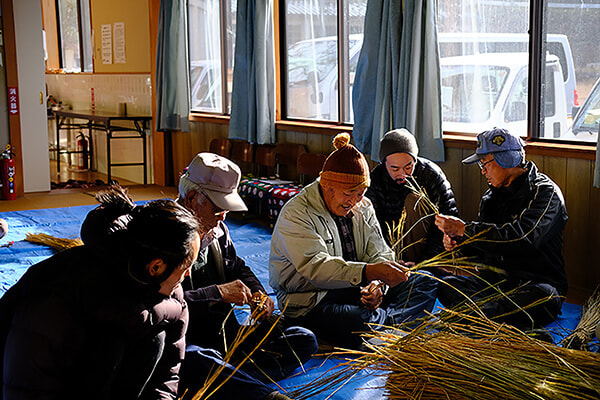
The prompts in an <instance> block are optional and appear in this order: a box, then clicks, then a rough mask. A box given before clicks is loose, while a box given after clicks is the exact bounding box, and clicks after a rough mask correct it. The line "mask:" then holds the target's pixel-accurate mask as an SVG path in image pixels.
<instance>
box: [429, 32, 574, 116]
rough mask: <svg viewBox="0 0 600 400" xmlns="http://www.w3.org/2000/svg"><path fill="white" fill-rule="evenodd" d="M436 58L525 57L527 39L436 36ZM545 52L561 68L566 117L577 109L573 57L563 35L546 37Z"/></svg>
mask: <svg viewBox="0 0 600 400" xmlns="http://www.w3.org/2000/svg"><path fill="white" fill-rule="evenodd" d="M438 42H439V46H440V57H442V58H444V57H455V56H466V55H470V54H482V53H521V52H523V53H526V52H527V51H528V49H529V35H528V34H526V33H454V32H453V33H439V34H438ZM546 52H547V53H550V54H554V55H555V56H557V57H558V60H559V62H560V66H561V68H562V74H563V82H564V88H565V96H566V100H567V103H566V107H567V115H568V116H570V115H571V114H572V111H573V107H578V106H579V101H578V96H577V82H576V80H575V65H574V64H573V54H572V53H571V46H570V45H569V40H568V38H567V36H566V35H562V34H556V33H549V34H547V35H546Z"/></svg>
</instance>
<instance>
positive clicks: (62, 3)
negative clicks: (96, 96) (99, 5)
mask: <svg viewBox="0 0 600 400" xmlns="http://www.w3.org/2000/svg"><path fill="white" fill-rule="evenodd" d="M58 19H59V24H58V30H59V36H60V52H61V68H62V69H63V70H64V71H66V72H81V71H92V69H93V68H92V42H91V28H90V14H89V2H88V1H84V0H81V1H79V0H58Z"/></svg>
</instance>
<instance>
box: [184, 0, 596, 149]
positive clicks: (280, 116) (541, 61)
mask: <svg viewBox="0 0 600 400" xmlns="http://www.w3.org/2000/svg"><path fill="white" fill-rule="evenodd" d="M340 4H344V2H343V0H338V7H340ZM529 5H530V12H529V26H530V29H529V35H530V40H529V50H528V51H529V66H528V74H529V81H528V92H529V93H528V96H529V99H532V100H530V101H529V107H528V109H527V137H526V139H525V141H526V142H527V152H528V153H529V154H535V155H547V156H556V157H566V158H577V159H586V160H595V155H596V149H595V145H596V144H595V143H591V142H590V143H587V142H586V143H582V142H565V141H560V140H552V139H541V138H538V137H535V135H533V134H532V132H540V131H541V129H543V123H544V122H543V119H542V118H541V116H542V107H543V101H542V98H541V91H542V87H541V82H543V81H544V79H545V76H544V75H545V68H543V67H544V66H545V57H541V55H542V54H545V49H546V44H545V40H543V39H544V36H545V34H546V32H545V25H544V22H545V20H546V13H547V3H545V1H544V0H530V1H529ZM284 14H285V7H284V6H280V5H279V2H275V4H274V18H275V21H274V31H275V60H276V62H275V64H276V71H275V73H276V121H275V126H276V129H277V130H283V131H295V132H302V133H312V134H322V135H329V136H333V135H335V134H337V133H339V132H340V131H344V132H348V133H351V132H352V130H353V124H350V123H345V122H340V121H343V116H345V115H346V114H345V112H346V111H344V110H342V109H341V108H342V107H340V110H339V111H340V112H339V115H338V122H335V121H324V120H322V121H320V120H304V119H300V118H287V117H286V112H285V108H286V104H287V102H286V93H285V90H284V89H285V88H287V86H286V85H287V82H286V75H287V74H286V73H285V72H286V71H287V62H286V61H285V57H284V56H285V54H286V53H285V49H284V48H283V47H284V46H285V45H286V36H285V15H284ZM342 16H343V13H338V35H339V36H338V37H345V36H344V35H342V33H343V32H342V30H343V23H341V21H340V20H339V19H340V18H342ZM340 42H341V41H338V44H339V43H340ZM344 56H345V55H344V54H343V52H340V51H338V58H342V57H344ZM344 59H345V58H344ZM341 68H342V62H341V60H338V76H345V75H344V74H342V70H341ZM339 85H340V83H339V80H338V88H339ZM342 96H343V93H342V91H341V90H339V89H338V97H339V101H340V103H339V104H343V103H342V101H343V98H342ZM350 101H351V99H350ZM339 104H338V107H339ZM190 120H191V121H196V122H205V123H206V122H208V123H219V124H228V122H229V114H228V113H223V114H221V115H218V116H216V115H215V114H212V113H206V112H197V111H193V112H191V113H190ZM540 121H541V122H540ZM540 124H541V125H540ZM538 129H540V130H539V131H538ZM442 137H443V140H444V143H445V145H446V146H448V147H460V148H473V149H474V148H475V146H476V137H475V136H474V135H472V134H467V133H461V132H452V131H444V132H443V136H442Z"/></svg>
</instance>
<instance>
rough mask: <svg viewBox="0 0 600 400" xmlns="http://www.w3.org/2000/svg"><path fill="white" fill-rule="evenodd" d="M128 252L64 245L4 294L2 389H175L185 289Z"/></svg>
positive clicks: (87, 392)
mask: <svg viewBox="0 0 600 400" xmlns="http://www.w3.org/2000/svg"><path fill="white" fill-rule="evenodd" d="M121 259H122V258H120V257H116V256H115V255H114V254H113V255H110V256H105V257H102V256H100V255H98V253H97V252H94V251H93V250H92V249H91V248H90V247H88V246H87V245H86V246H80V247H76V248H73V249H70V250H66V251H63V252H60V253H58V254H56V255H54V256H53V257H51V258H49V259H47V260H45V261H42V262H40V263H38V264H36V265H34V266H32V267H30V268H29V270H28V271H27V272H26V273H25V275H23V277H22V278H21V279H20V280H19V281H18V282H17V283H16V284H15V285H14V286H13V287H11V288H10V289H9V290H8V291H7V292H6V293H5V294H4V296H2V298H0V356H2V355H3V359H4V363H3V364H0V379H2V377H3V379H2V380H1V381H0V383H1V384H2V392H0V399H4V400H29V399H36V400H46V399H48V400H49V399H56V400H58V399H61V400H64V399H106V400H114V399H127V400H131V399H175V398H176V394H177V386H178V382H179V368H180V364H181V361H182V359H183V356H184V351H185V331H186V329H187V321H188V310H187V306H186V304H185V301H184V300H183V290H182V289H181V287H180V288H179V289H178V290H176V291H175V293H174V294H173V295H172V296H170V297H168V296H163V295H161V294H159V293H158V289H157V288H156V287H154V288H152V287H148V286H145V285H142V284H140V283H138V282H136V281H135V280H134V279H132V278H131V277H130V276H129V274H128V273H127V263H126V262H125V263H120V262H119V260H121ZM0 360H2V357H0ZM2 370H3V371H2ZM2 373H3V375H2Z"/></svg>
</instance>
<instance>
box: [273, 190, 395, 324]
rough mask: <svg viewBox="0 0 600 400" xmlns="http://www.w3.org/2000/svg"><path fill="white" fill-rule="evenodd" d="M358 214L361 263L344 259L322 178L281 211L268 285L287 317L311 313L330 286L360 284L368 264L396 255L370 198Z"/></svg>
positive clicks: (360, 205) (355, 228)
mask: <svg viewBox="0 0 600 400" xmlns="http://www.w3.org/2000/svg"><path fill="white" fill-rule="evenodd" d="M353 213H354V215H353V217H352V222H353V224H352V225H353V232H354V242H355V245H356V254H357V256H358V259H359V260H360V261H359V262H353V261H344V259H343V258H342V244H341V240H340V236H339V233H338V229H337V225H336V224H335V222H334V220H333V218H332V216H331V214H330V212H329V210H328V209H327V206H326V205H325V202H324V200H323V198H322V197H321V194H320V192H319V180H317V181H315V182H313V183H311V184H310V185H308V186H306V187H305V188H304V189H302V191H301V192H300V193H298V195H296V196H295V197H293V198H292V199H291V200H290V201H288V202H287V203H286V204H285V206H284V207H283V209H282V210H281V213H280V214H279V218H278V219H277V223H276V224H275V228H274V230H273V237H272V239H271V254H270V256H269V284H270V285H271V286H272V287H273V289H274V290H275V294H276V295H277V301H278V303H279V304H278V306H279V308H280V309H282V310H283V309H285V314H286V315H287V316H290V317H294V318H295V317H300V316H303V315H306V313H308V311H309V310H310V309H311V308H313V307H314V306H315V305H317V304H318V303H319V301H321V300H322V299H323V297H324V296H325V294H327V291H328V290H329V289H341V288H347V287H352V286H358V285H360V284H361V282H362V279H363V269H364V267H365V265H366V264H367V263H376V262H381V261H386V260H393V259H394V253H393V251H392V250H391V249H390V248H389V247H388V245H387V244H386V242H385V240H384V239H383V235H382V233H381V228H380V226H379V222H377V218H376V216H375V210H374V209H373V206H372V205H371V201H370V200H369V199H367V198H366V197H365V198H364V199H363V200H362V201H361V202H360V203H358V204H357V205H356V207H355V209H354V210H353ZM286 304H287V306H286Z"/></svg>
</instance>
